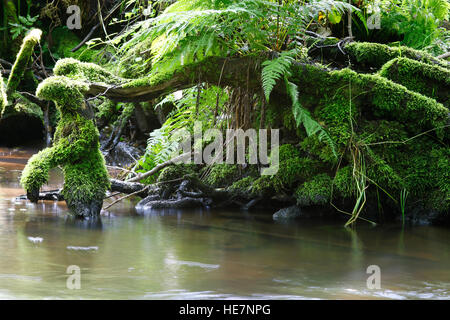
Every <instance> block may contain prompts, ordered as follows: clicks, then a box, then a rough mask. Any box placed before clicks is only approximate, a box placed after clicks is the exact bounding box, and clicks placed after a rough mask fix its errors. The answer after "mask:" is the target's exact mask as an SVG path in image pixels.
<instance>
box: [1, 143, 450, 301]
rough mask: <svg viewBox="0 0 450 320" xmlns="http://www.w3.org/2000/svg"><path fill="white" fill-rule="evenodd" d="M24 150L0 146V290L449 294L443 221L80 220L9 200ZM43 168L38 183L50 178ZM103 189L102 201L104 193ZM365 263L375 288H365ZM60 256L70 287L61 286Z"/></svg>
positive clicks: (157, 215)
mask: <svg viewBox="0 0 450 320" xmlns="http://www.w3.org/2000/svg"><path fill="white" fill-rule="evenodd" d="M36 151H37V150H36V149H33V148H17V149H8V148H0V299H449V298H450V254H449V252H450V230H449V229H448V228H439V227H431V226H421V227H411V228H406V229H405V230H402V228H401V227H399V226H382V227H371V226H369V225H367V224H365V223H360V224H358V226H357V228H356V229H355V230H350V229H345V228H344V227H343V226H342V223H341V222H336V223H334V222H326V221H295V222H289V223H288V224H286V223H280V222H275V221H273V220H272V218H271V214H270V212H269V213H267V212H265V213H264V212H259V213H258V212H244V211H232V210H230V211H223V210H221V211H217V210H209V211H208V210H182V211H180V210H178V211H176V210H154V211H152V212H150V213H148V214H145V215H138V214H137V213H136V211H135V209H134V205H135V204H136V202H137V201H138V199H134V200H125V201H123V202H121V203H118V204H116V205H115V206H113V207H111V208H109V209H108V211H106V212H103V214H102V219H101V223H99V224H97V225H95V226H87V225H86V224H82V223H80V222H78V221H74V220H73V219H70V218H68V217H67V211H68V210H67V207H66V205H65V203H64V202H52V201H39V203H38V204H32V203H30V202H28V201H16V200H15V197H16V196H19V195H21V194H24V190H23V189H22V188H21V187H20V185H19V177H20V173H21V170H22V169H23V168H24V166H25V164H26V161H27V159H28V158H29V157H30V156H31V155H32V154H33V153H35V152H36ZM61 182H62V176H61V173H60V172H58V170H53V171H52V174H51V179H50V182H49V184H48V185H46V186H45V188H44V189H45V190H52V189H57V188H59V187H60V186H61ZM111 201H112V200H111V199H108V200H107V201H106V202H105V203H110V202H111ZM370 265H377V266H379V268H380V271H381V288H380V289H370V288H368V286H367V283H366V282H367V278H368V277H369V276H371V274H368V273H367V272H366V270H367V267H368V266H370ZM69 266H77V267H79V270H80V275H81V282H80V283H81V288H80V289H78V290H77V289H74V290H71V289H68V288H67V285H66V284H67V279H68V277H69V276H70V274H68V273H67V268H68V267H69Z"/></svg>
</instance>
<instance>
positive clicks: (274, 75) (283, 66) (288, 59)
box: [261, 49, 297, 101]
mask: <svg viewBox="0 0 450 320" xmlns="http://www.w3.org/2000/svg"><path fill="white" fill-rule="evenodd" d="M296 54H297V49H293V50H290V51H284V52H282V53H281V54H280V56H279V57H278V58H276V59H273V60H267V61H264V62H263V64H262V66H263V69H262V74H261V80H262V88H263V91H264V95H265V96H266V100H267V101H269V98H270V93H271V92H272V90H273V88H274V87H275V85H276V84H277V81H278V80H280V79H281V78H284V77H289V76H290V71H289V70H290V68H291V65H292V62H293V61H294V60H295V59H294V57H295V55H296Z"/></svg>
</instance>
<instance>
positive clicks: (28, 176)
mask: <svg viewBox="0 0 450 320" xmlns="http://www.w3.org/2000/svg"><path fill="white" fill-rule="evenodd" d="M51 152H52V150H51V148H47V149H44V150H42V151H40V152H38V153H37V154H35V155H34V156H32V157H31V158H30V159H29V160H28V163H27V165H26V166H25V169H24V170H23V171H22V177H21V178H20V184H21V185H22V186H23V187H24V189H25V190H26V191H27V197H28V199H29V200H30V201H31V202H37V201H38V198H39V189H40V188H41V187H42V185H44V184H45V183H47V181H48V173H49V171H50V169H51V168H52V167H54V165H53V164H52V161H51V160H52V158H51V156H50V154H51Z"/></svg>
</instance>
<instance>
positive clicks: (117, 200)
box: [103, 184, 151, 210]
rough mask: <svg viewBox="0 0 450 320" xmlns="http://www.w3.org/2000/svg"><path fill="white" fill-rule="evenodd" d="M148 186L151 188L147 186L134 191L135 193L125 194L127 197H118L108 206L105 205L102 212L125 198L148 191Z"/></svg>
mask: <svg viewBox="0 0 450 320" xmlns="http://www.w3.org/2000/svg"><path fill="white" fill-rule="evenodd" d="M150 186H151V184H149V185H148V186H146V187H145V188H143V189H141V190H138V191H135V192H133V193H130V194H127V195H125V196H123V197H120V198H119V199H116V200H114V201H113V202H111V203H110V204H109V205H107V206H106V207H104V208H103V210H106V209H108V208H110V207H112V206H113V205H115V204H116V203H118V202H120V201H122V200H124V199H126V198H129V197H131V196H134V195H138V194H140V193H142V192H145V191H146V190H148V188H150Z"/></svg>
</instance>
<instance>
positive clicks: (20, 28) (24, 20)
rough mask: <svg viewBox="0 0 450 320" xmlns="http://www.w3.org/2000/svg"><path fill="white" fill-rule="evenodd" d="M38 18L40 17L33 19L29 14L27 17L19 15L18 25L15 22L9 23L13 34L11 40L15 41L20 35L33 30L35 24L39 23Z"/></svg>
mask: <svg viewBox="0 0 450 320" xmlns="http://www.w3.org/2000/svg"><path fill="white" fill-rule="evenodd" d="M38 18H39V16H34V17H31V16H30V15H29V14H28V15H27V16H25V17H23V16H20V15H19V16H18V17H17V19H18V22H17V23H14V22H10V23H9V25H10V26H11V28H10V30H9V31H10V32H11V38H12V39H13V40H14V39H16V38H17V37H19V36H20V35H22V34H26V33H27V32H28V31H30V30H31V28H32V27H33V25H34V23H35V22H36V21H37V19H38Z"/></svg>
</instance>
